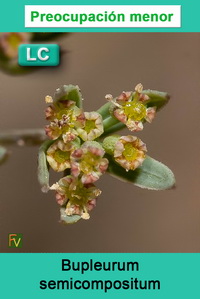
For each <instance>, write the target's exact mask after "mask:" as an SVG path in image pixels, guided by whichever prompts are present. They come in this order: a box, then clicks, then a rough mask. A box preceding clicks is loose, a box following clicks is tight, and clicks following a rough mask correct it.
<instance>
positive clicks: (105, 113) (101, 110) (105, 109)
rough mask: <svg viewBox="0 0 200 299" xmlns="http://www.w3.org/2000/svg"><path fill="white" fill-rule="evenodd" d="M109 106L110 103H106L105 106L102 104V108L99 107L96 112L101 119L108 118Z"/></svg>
mask: <svg viewBox="0 0 200 299" xmlns="http://www.w3.org/2000/svg"><path fill="white" fill-rule="evenodd" d="M110 105H111V103H110V102H108V103H106V104H104V105H103V106H101V107H100V108H99V109H98V110H97V112H98V113H99V114H101V116H102V117H103V119H105V118H107V117H108V116H110Z"/></svg>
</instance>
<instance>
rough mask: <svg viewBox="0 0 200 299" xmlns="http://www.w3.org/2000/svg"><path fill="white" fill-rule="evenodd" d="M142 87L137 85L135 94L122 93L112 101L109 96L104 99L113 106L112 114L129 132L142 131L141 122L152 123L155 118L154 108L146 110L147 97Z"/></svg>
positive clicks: (129, 92)
mask: <svg viewBox="0 0 200 299" xmlns="http://www.w3.org/2000/svg"><path fill="white" fill-rule="evenodd" d="M142 90H143V86H142V84H138V85H137V86H136V87H135V92H131V91H128V92H125V91H124V92H122V94H121V95H120V96H119V97H117V98H116V99H113V98H112V96H111V95H108V96H107V97H106V98H107V99H108V100H110V101H111V102H112V103H113V104H114V107H113V114H114V116H115V117H116V118H117V119H118V120H119V121H121V122H123V123H124V124H125V125H126V126H127V127H128V129H129V130H130V131H141V130H142V129H143V121H144V120H146V121H148V122H149V123H150V122H152V120H153V118H154V117H155V112H156V107H149V108H147V106H146V102H147V101H148V99H149V97H148V96H147V95H145V94H144V93H142Z"/></svg>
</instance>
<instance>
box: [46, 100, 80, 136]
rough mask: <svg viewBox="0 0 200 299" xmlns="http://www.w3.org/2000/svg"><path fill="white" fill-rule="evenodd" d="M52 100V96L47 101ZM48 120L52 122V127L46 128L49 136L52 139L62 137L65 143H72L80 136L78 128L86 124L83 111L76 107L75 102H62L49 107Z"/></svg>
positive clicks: (47, 110) (47, 111)
mask: <svg viewBox="0 0 200 299" xmlns="http://www.w3.org/2000/svg"><path fill="white" fill-rule="evenodd" d="M47 99H48V101H49V100H50V99H51V97H50V96H48V97H46V98H45V100H46V101H47ZM46 119H47V120H50V125H47V126H46V127H45V131H46V134H47V136H48V137H49V138H50V139H53V140H55V139H57V138H58V137H62V139H63V140H64V142H68V141H71V140H73V139H75V138H76V136H78V133H77V130H76V129H77V128H81V127H83V126H84V124H85V116H84V113H83V111H82V109H80V108H78V107H77V106H76V105H75V102H74V101H70V100H60V101H57V102H55V104H54V105H51V106H49V107H47V109H46Z"/></svg>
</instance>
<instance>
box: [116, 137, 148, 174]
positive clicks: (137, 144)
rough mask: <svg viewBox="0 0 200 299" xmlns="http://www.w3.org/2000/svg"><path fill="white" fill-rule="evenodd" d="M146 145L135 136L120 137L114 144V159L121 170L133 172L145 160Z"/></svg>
mask: <svg viewBox="0 0 200 299" xmlns="http://www.w3.org/2000/svg"><path fill="white" fill-rule="evenodd" d="M146 151H147V148H146V145H145V144H144V143H143V142H142V140H141V139H139V138H137V137H135V136H131V135H128V136H122V137H120V138H119V139H118V141H117V142H116V144H115V149H114V158H115V161H116V162H117V163H119V164H120V165H121V166H122V167H123V168H125V169H126V170H127V171H128V170H134V169H136V168H137V167H139V166H140V165H141V164H142V162H143V161H144V159H145V153H146Z"/></svg>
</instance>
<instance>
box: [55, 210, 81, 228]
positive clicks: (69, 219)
mask: <svg viewBox="0 0 200 299" xmlns="http://www.w3.org/2000/svg"><path fill="white" fill-rule="evenodd" d="M80 219H81V216H79V215H72V216H68V215H67V214H66V213H65V208H61V209H60V221H61V222H62V223H64V224H73V223H76V222H77V221H79V220H80Z"/></svg>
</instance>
